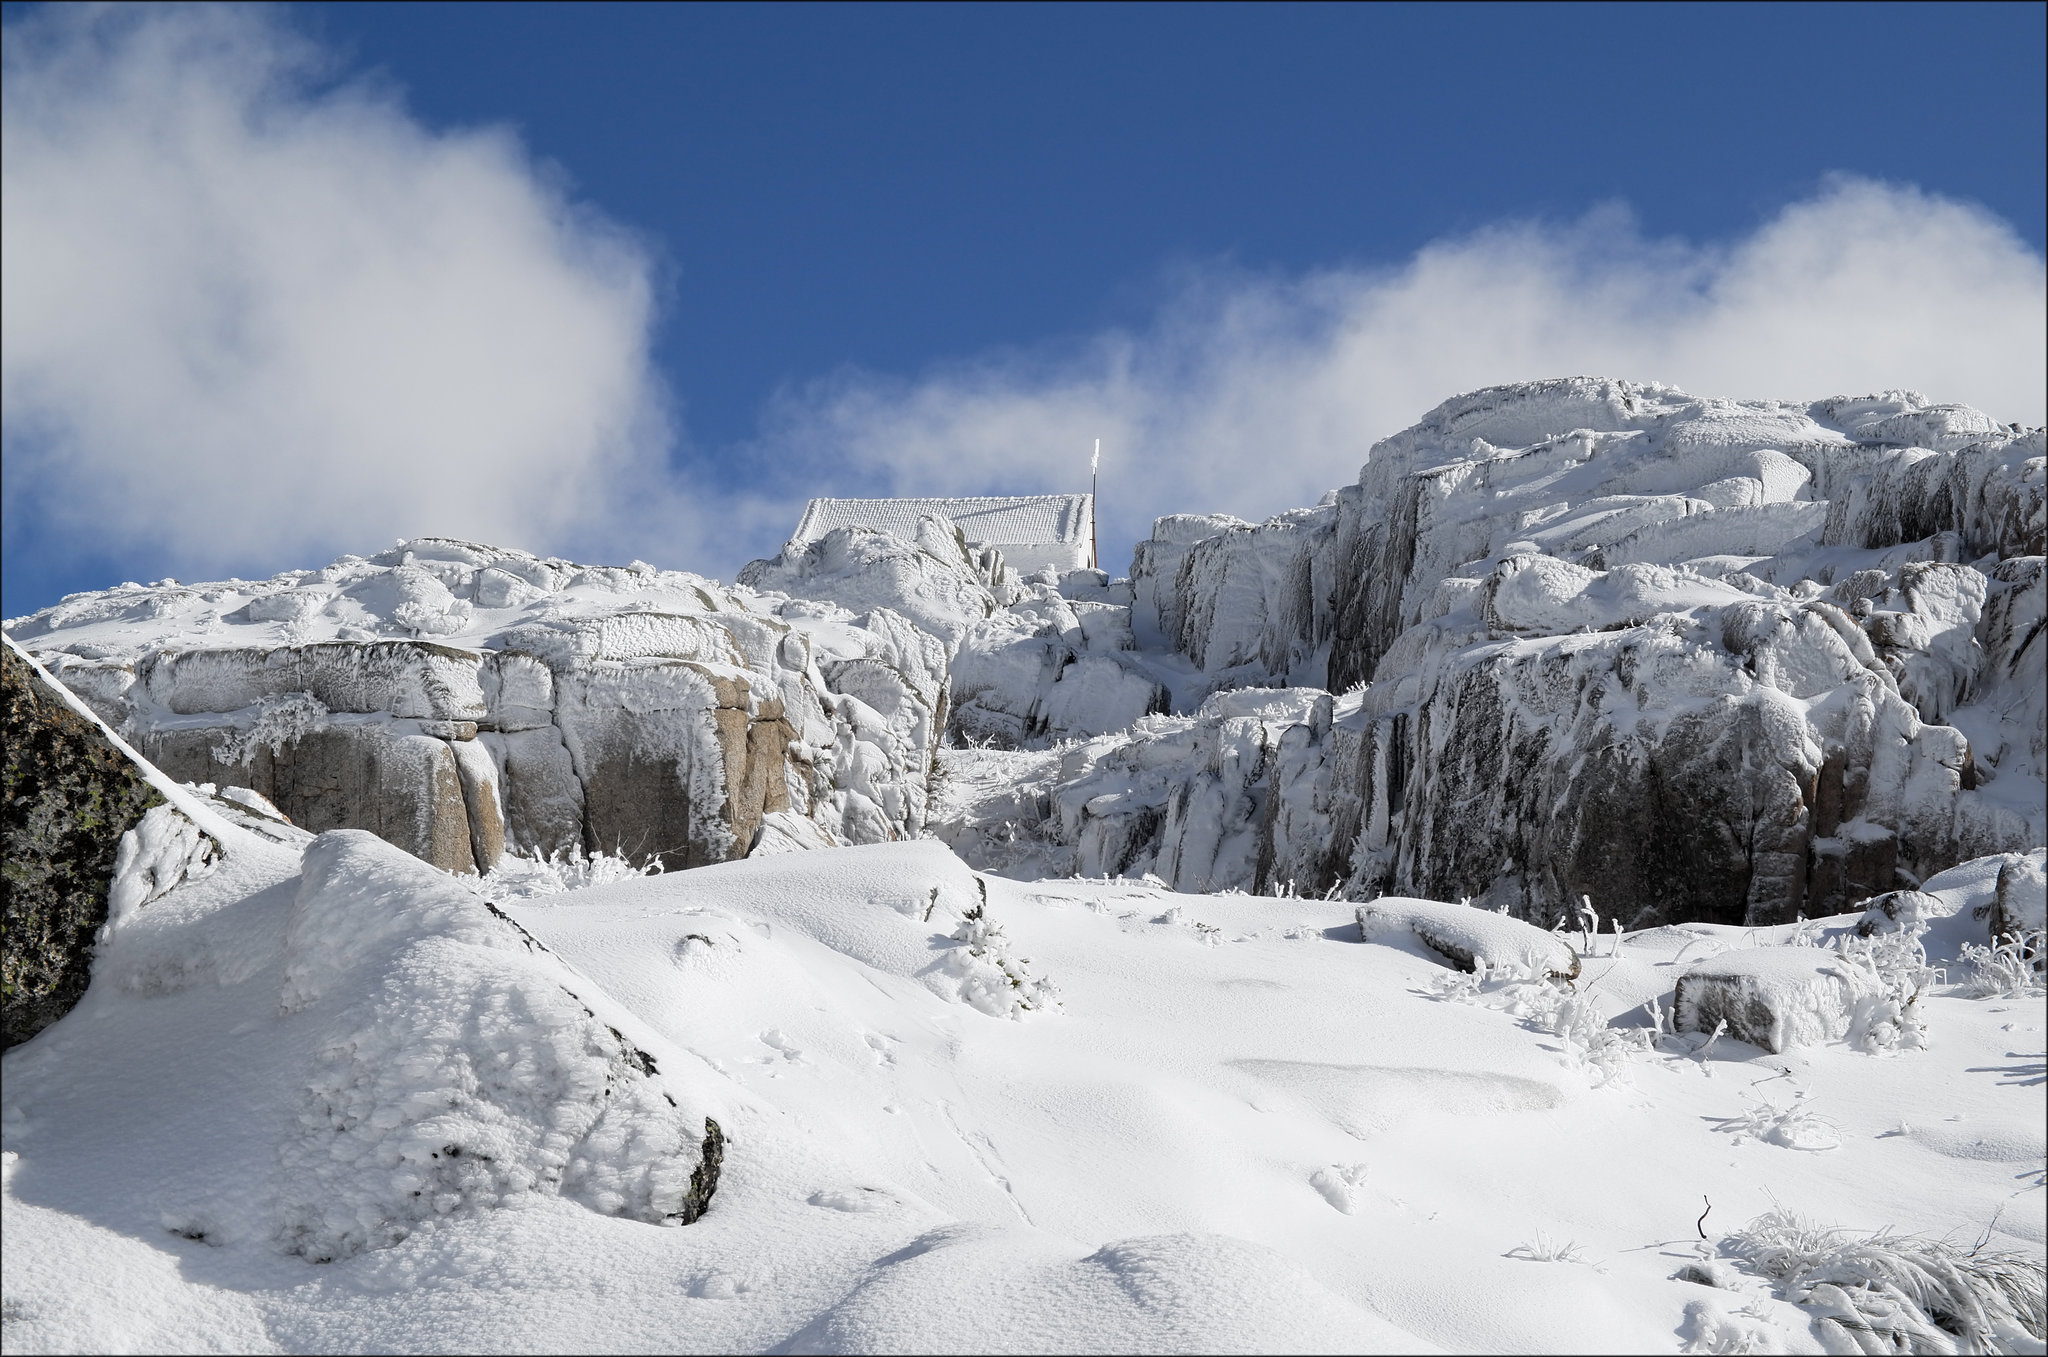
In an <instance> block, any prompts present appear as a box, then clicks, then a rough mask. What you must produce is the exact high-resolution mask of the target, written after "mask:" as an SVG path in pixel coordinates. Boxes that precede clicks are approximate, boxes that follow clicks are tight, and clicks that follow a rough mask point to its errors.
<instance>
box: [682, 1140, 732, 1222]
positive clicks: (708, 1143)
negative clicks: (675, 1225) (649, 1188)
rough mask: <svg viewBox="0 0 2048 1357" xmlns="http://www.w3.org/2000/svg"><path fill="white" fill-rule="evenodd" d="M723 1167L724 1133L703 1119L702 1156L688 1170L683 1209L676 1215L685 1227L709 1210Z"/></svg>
mask: <svg viewBox="0 0 2048 1357" xmlns="http://www.w3.org/2000/svg"><path fill="white" fill-rule="evenodd" d="M724 1167H725V1132H724V1131H722V1130H720V1129H719V1125H718V1123H717V1122H715V1121H713V1120H712V1119H711V1118H709V1117H706V1118H704V1155H703V1158H702V1159H701V1160H700V1161H699V1162H698V1164H697V1167H696V1168H694V1169H691V1170H690V1190H689V1192H688V1194H687V1195H685V1196H684V1198H683V1209H682V1210H681V1211H680V1212H679V1213H678V1215H679V1217H680V1219H681V1220H682V1222H683V1224H685V1225H694V1224H696V1222H697V1221H698V1220H700V1219H702V1218H703V1215H704V1213H705V1212H706V1211H709V1210H710V1209H711V1198H712V1196H713V1195H714V1194H715V1193H716V1192H717V1191H718V1174H719V1170H721V1169H722V1168H724Z"/></svg>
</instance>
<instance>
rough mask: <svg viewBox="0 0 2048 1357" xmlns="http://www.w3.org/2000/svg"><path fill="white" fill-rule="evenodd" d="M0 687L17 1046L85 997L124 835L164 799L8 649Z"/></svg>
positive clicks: (3, 1028)
mask: <svg viewBox="0 0 2048 1357" xmlns="http://www.w3.org/2000/svg"><path fill="white" fill-rule="evenodd" d="M0 684H4V690H5V705H6V730H5V734H6V741H7V768H6V776H5V783H4V786H0V794H4V797H5V801H6V805H5V810H4V816H0V853H4V869H5V886H4V891H5V898H4V901H0V909H4V916H5V920H4V929H5V931H4V933H0V1046H5V1047H12V1046H17V1045H19V1044H21V1043H22V1042H24V1041H27V1040H28V1039H29V1038H30V1037H32V1036H34V1035H35V1034H36V1033H38V1032H40V1031H42V1030H43V1029H44V1028H45V1027H48V1026H49V1025H50V1024H51V1023H53V1022H55V1021H57V1019H59V1018H61V1017H63V1016H64V1015H65V1014H66V1013H69V1012H70V1011H71V1008H72V1006H73V1005H74V1004H76V1003H77V1002H78V1000H79V997H80V996H81V995H83V994H84V993H85V986H86V982H87V981H88V980H90V979H91V978H92V949H93V938H94V935H95V934H97V933H98V932H99V928H100V925H101V924H103V923H105V922H106V921H107V889H108V887H109V885H110V884H111V883H112V881H113V876H114V855H115V853H116V852H117V851H118V850H119V848H120V846H121V836H122V835H123V834H125V833H127V832H128V830H130V829H132V828H133V827H134V826H135V823H136V821H138V820H140V819H141V818H142V816H143V812H145V811H147V810H148V809H149V808H150V807H151V806H154V805H157V804H158V803H160V802H161V801H162V800H163V797H162V796H160V795H159V794H158V793H157V792H156V790H155V789H154V788H152V787H151V786H150V785H149V784H148V783H147V782H145V781H144V780H143V779H142V776H141V774H140V773H139V772H138V771H137V770H136V768H135V765H134V764H132V763H131V762H129V760H128V758H127V756H125V755H124V754H122V753H121V751H120V750H118V749H116V748H115V747H114V746H113V744H112V743H111V742H109V741H108V739H107V737H106V735H105V734H104V733H103V732H102V731H101V730H100V728H99V727H98V726H96V725H94V724H93V723H92V722H91V721H88V720H86V719H85V718H84V717H83V716H80V715H79V714H78V713H77V712H75V711H73V710H71V708H70V707H69V706H67V705H65V703H64V700H63V698H61V697H60V696H58V695H57V694H56V693H53V692H51V691H50V690H49V688H48V687H47V686H45V684H44V681H43V680H42V679H41V678H40V677H39V676H37V675H36V673H35V672H34V671H33V670H32V669H30V667H29V666H28V665H27V664H25V663H23V662H22V660H21V659H20V658H19V657H17V656H16V655H15V654H14V652H13V651H11V650H0Z"/></svg>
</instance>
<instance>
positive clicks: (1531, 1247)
mask: <svg viewBox="0 0 2048 1357" xmlns="http://www.w3.org/2000/svg"><path fill="white" fill-rule="evenodd" d="M1507 1256H1508V1257H1510V1258H1526V1259H1527V1260H1529V1261H1530V1262H1532V1263H1578V1264H1581V1265H1583V1266H1585V1267H1589V1268H1592V1269H1593V1270H1594V1271H1595V1272H1605V1271H1607V1269H1606V1268H1604V1267H1602V1266H1601V1265H1600V1264H1598V1263H1596V1262H1594V1261H1593V1260H1592V1259H1591V1258H1589V1257H1587V1256H1586V1251H1585V1250H1584V1249H1582V1248H1580V1247H1579V1245H1578V1242H1577V1241H1576V1240H1571V1239H1567V1240H1565V1241H1564V1242H1563V1243H1559V1242H1558V1241H1557V1240H1554V1239H1552V1238H1550V1236H1548V1235H1546V1234H1544V1233H1543V1231H1541V1230H1538V1231H1537V1232H1536V1238H1534V1239H1533V1240H1530V1241H1529V1242H1528V1243H1526V1244H1517V1245H1515V1246H1514V1247H1513V1248H1511V1249H1509V1250H1508V1252H1507Z"/></svg>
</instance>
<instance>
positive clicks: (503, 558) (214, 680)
mask: <svg viewBox="0 0 2048 1357" xmlns="http://www.w3.org/2000/svg"><path fill="white" fill-rule="evenodd" d="M785 612H786V613H787V615H786V616H785ZM10 633H11V634H12V635H14V636H15V637H16V638H17V640H19V641H21V642H22V643H23V644H25V645H27V646H28V647H29V648H31V649H32V650H33V651H35V652H37V653H38V655H39V657H40V658H42V659H43V660H44V662H45V663H47V664H48V665H50V666H51V668H52V670H53V672H55V673H56V674H58V676H59V677H60V678H61V679H62V680H63V681H64V682H65V683H66V684H67V685H68V686H70V687H71V688H72V690H73V691H74V692H76V693H77V694H78V695H79V696H80V697H81V698H83V699H84V700H85V701H86V702H88V703H89V704H91V705H92V706H93V708H94V709H95V710H96V711H98V712H99V713H100V714H101V715H102V716H103V717H104V718H105V719H106V720H107V721H108V722H109V723H110V724H112V725H114V726H115V727H116V728H118V729H121V730H122V731H123V733H124V734H125V735H126V736H127V737H128V738H129V739H130V740H131V742H133V743H134V744H135V745H137V747H138V748H139V749H140V750H141V751H142V753H143V754H144V755H145V756H146V757H148V758H149V759H150V760H151V761H153V762H155V763H157V764H158V765H159V766H160V767H162V768H163V769H164V771H165V772H166V773H168V774H170V775H171V776H172V777H175V778H178V779H180V780H183V781H189V782H194V783H212V784H214V785H216V786H218V787H240V788H248V789H250V790H252V791H254V792H256V793H257V794H259V795H261V796H262V797H264V798H266V799H268V800H269V801H270V802H272V803H274V804H275V805H276V806H277V807H278V808H279V809H280V810H282V811H283V812H284V813H285V814H286V815H288V816H290V817H291V819H292V820H293V821H294V822H295V823H297V824H298V825H300V826H302V827H304V828H305V829H307V830H309V831H311V832H313V833H321V832H325V831H327V830H331V829H342V828H354V829H366V830H369V831H371V832H372V833H375V834H377V835H378V836H379V837H381V838H383V839H384V840H386V841H387V842H389V843H391V844H394V845H396V846H397V847H400V848H402V849H404V850H405V851H407V852H408V853H411V854H413V855H414V856H416V857H419V858H421V859H423V860H424V861H427V862H430V863H432V864H434V865H435V866H437V867H442V868H444V869H446V870H449V871H456V872H477V871H486V870H489V868H490V867H491V866H492V865H493V864H494V863H495V862H496V861H497V859H498V857H499V855H500V854H501V853H503V852H505V851H507V850H508V849H509V850H513V851H519V852H524V853H540V854H548V853H557V852H570V853H582V852H596V851H606V852H621V853H624V854H625V855H627V856H628V857H630V858H632V859H633V860H634V861H635V862H647V861H650V860H658V861H660V862H661V863H663V864H664V865H666V866H668V867H690V866H697V865H700V864H703V863H710V862H720V861H724V860H726V859H728V858H732V857H738V856H741V855H742V854H743V853H744V852H745V850H746V848H747V846H748V845H749V844H750V843H751V842H752V841H753V839H754V838H755V836H756V833H757V830H758V828H759V826H760V823H761V820H762V817H763V816H764V815H768V814H772V813H776V812H780V811H793V812H795V813H797V814H800V815H803V816H806V817H808V818H811V819H813V820H814V821H815V822H816V823H817V824H818V825H819V826H820V828H821V830H822V831H823V832H824V833H826V834H828V835H829V836H831V837H832V838H833V839H835V840H837V841H841V842H848V843H872V842H883V841H887V840H891V839H898V838H906V837H913V836H915V835H916V834H918V833H919V832H920V831H921V830H922V828H923V824H924V811H925V797H926V779H927V776H928V772H929V764H930V751H931V747H932V745H933V744H934V743H935V742H936V741H937V739H938V738H939V732H940V730H941V729H942V724H943V721H944V703H945V696H944V694H945V668H946V666H945V655H944V652H943V648H942V647H941V645H940V643H939V642H938V641H937V640H936V639H935V638H933V637H932V636H930V635H928V634H925V633H924V632H922V631H920V630H919V629H918V628H916V627H914V626H912V625H910V624H909V623H908V622H906V621H905V620H904V619H903V618H902V617H900V616H899V615H897V614H895V613H893V612H891V611H889V610H888V609H886V608H876V609H872V610H870V611H869V612H868V613H867V614H865V615H864V616H861V617H858V618H856V617H855V616H853V615H852V614H850V613H848V612H847V611H846V610H844V609H841V608H835V607H833V606H832V605H830V604H820V603H815V602H803V601H798V600H788V599H784V598H781V597H779V596H777V597H773V598H768V599H763V598H762V597H761V596H759V595H755V594H752V593H749V592H747V591H730V590H727V589H726V588H725V587H724V586H721V585H719V584H717V583H716V582H715V581H710V580H704V579H701V578H700V577H697V576H691V575H683V574H678V573H676V572H662V571H656V570H654V569H653V567H651V566H639V565H636V566H633V567H626V568H616V567H586V566H577V565H574V564H573V563H570V562H566V561H560V560H545V561H544V560H541V559H539V558H536V557H532V556H529V555H527V554H525V553H521V552H514V551H504V550H500V549H497V548H491V547H482V546H478V545H476V544H473V543H463V542H453V541H449V540H445V539H420V540H417V541H414V542H411V543H408V544H405V545H404V546H402V547H400V548H398V549H394V550H393V551H391V552H386V553H384V554H383V555H381V556H379V557H376V558H372V559H364V558H360V557H344V558H343V559H342V560H341V561H338V562H336V563H335V564H334V565H332V566H329V567H327V568H326V569H324V570H321V571H297V572H289V573H287V574H286V575H282V576H279V577H277V578H276V579H274V580H270V581H263V582H248V581H227V582H222V583H218V584H208V585H197V586H185V585H180V584H176V583H175V582H173V581H164V582H162V583H160V584H158V585H151V586H147V587H145V586H124V587H123V588H122V589H118V590H107V591H102V592H100V593H95V594H85V595H76V596H73V597H72V598H69V599H66V600H65V601H64V602H63V603H61V604H59V605H58V606H57V607H55V608H51V609H46V610H44V611H43V612H42V613H38V614H35V615H34V616H32V617H29V618H24V619H19V620H17V621H16V622H14V623H12V624H10Z"/></svg>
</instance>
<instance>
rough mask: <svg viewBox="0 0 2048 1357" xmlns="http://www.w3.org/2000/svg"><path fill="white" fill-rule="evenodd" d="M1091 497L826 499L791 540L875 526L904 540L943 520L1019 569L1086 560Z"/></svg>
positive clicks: (807, 512)
mask: <svg viewBox="0 0 2048 1357" xmlns="http://www.w3.org/2000/svg"><path fill="white" fill-rule="evenodd" d="M1094 501H1095V497H1094V496H1093V495H971V496H963V497H959V498H953V499H825V498H819V499H814V500H812V501H811V502H810V503H809V504H807V505H805V506H804V516H803V521H802V522H800V523H798V524H797V528H796V532H795V534H794V535H793V536H792V537H791V538H790V541H791V542H792V543H793V544H796V545H804V544H807V543H810V542H815V541H817V540H818V539H819V538H821V537H823V536H824V535H825V534H826V533H828V532H831V531H832V530H833V529H834V528H874V529H877V530H879V531H881V532H887V533H894V534H895V535H896V536H898V537H901V538H904V539H906V540H915V539H916V537H917V523H918V520H919V519H921V518H927V517H935V518H943V519H946V520H948V521H950V522H951V523H953V524H954V525H955V526H956V527H958V528H959V529H960V531H961V533H962V534H963V535H964V536H965V537H966V538H967V540H968V541H969V542H970V543H972V544H974V545H976V546H992V547H996V548H998V549H1000V550H1001V551H1002V553H1003V557H1004V559H1005V560H1007V561H1009V562H1010V563H1011V564H1012V565H1013V566H1015V567H1017V568H1018V569H1020V570H1025V571H1030V570H1035V569H1037V568H1038V567H1040V566H1044V565H1051V566H1053V567H1054V568H1055V569H1061V570H1070V569H1073V568H1074V567H1076V566H1083V565H1086V564H1088V556H1089V541H1088V538H1089V532H1090V529H1091V527H1092V526H1093V522H1094V512H1095V504H1094Z"/></svg>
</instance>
